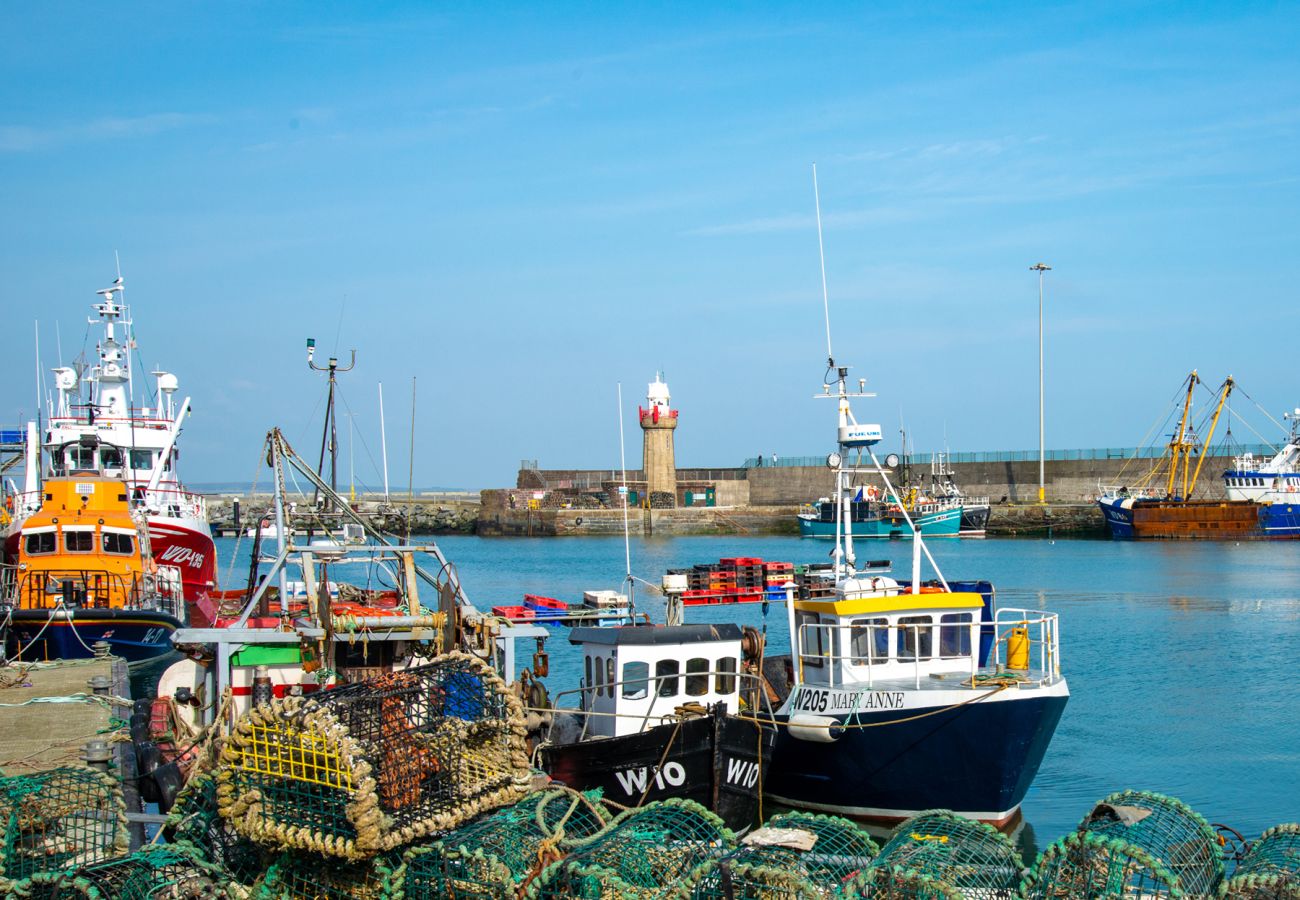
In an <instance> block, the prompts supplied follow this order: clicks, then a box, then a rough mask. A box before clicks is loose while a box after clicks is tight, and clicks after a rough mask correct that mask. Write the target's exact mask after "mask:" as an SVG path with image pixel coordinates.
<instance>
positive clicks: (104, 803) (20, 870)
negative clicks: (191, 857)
mask: <svg viewBox="0 0 1300 900" xmlns="http://www.w3.org/2000/svg"><path fill="white" fill-rule="evenodd" d="M0 828H2V829H3V832H2V833H0V834H2V837H0V890H5V889H7V888H9V887H10V886H11V885H12V884H13V883H14V882H16V881H19V880H20V879H23V878H27V877H28V876H30V875H34V874H36V873H38V872H59V871H63V870H65V869H75V868H77V867H79V866H83V865H87V864H89V863H94V862H99V861H100V860H104V859H109V858H111V857H114V856H121V855H123V854H125V853H126V852H127V850H128V849H130V847H129V844H128V841H127V830H126V807H125V806H124V805H123V803H122V788H121V785H119V784H118V782H117V781H116V779H114V778H112V777H110V776H109V775H107V774H104V773H101V772H96V771H94V770H93V769H88V768H86V767H84V766H67V767H64V768H59V769H50V770H49V771H46V772H38V773H36V774H35V775H14V776H10V777H8V778H0Z"/></svg>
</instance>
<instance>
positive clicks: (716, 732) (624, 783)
mask: <svg viewBox="0 0 1300 900" xmlns="http://www.w3.org/2000/svg"><path fill="white" fill-rule="evenodd" d="M775 740H776V732H775V731H774V730H773V729H772V728H771V727H770V726H768V727H764V726H760V725H759V724H758V723H756V722H753V721H749V720H743V719H738V718H736V717H734V716H729V715H726V714H710V715H707V716H699V717H697V718H693V719H685V720H683V721H681V722H680V723H670V724H666V725H657V726H655V727H653V728H649V729H647V730H645V731H642V732H639V733H637V734H629V735H622V736H619V737H608V738H595V739H590V740H585V741H578V742H576V743H571V744H552V745H547V746H544V747H543V748H542V751H541V761H542V768H543V769H544V770H545V771H546V772H547V774H549V775H550V776H551V777H552V778H554V779H555V780H556V781H560V782H563V783H564V784H567V785H569V786H570V787H573V788H577V789H578V790H583V791H585V790H591V789H592V788H600V789H602V790H603V791H604V796H605V797H606V798H608V799H610V800H612V801H614V802H616V803H619V804H622V805H624V806H641V805H643V804H645V803H651V802H654V801H656V800H667V799H670V798H674V797H675V798H682V799H688V800H694V801H696V802H697V803H699V804H701V805H702V806H705V807H707V808H708V809H710V810H712V811H713V812H714V813H716V814H717V815H718V816H719V817H720V818H721V819H722V820H723V821H724V822H725V823H726V824H727V827H729V828H731V829H732V830H735V831H743V830H744V829H747V828H749V827H750V826H752V825H753V824H754V823H755V821H756V820H757V819H758V814H759V804H760V797H761V796H762V791H763V782H764V779H765V777H766V775H767V766H768V761H769V760H770V759H771V758H772V749H773V746H774V744H775Z"/></svg>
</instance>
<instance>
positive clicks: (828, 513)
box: [799, 486, 987, 540]
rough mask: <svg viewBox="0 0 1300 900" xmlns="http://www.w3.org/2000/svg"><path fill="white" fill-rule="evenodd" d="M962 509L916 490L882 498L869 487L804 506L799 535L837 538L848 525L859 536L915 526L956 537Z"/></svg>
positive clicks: (897, 533) (899, 533) (898, 533)
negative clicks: (897, 496) (898, 496)
mask: <svg viewBox="0 0 1300 900" xmlns="http://www.w3.org/2000/svg"><path fill="white" fill-rule="evenodd" d="M962 510H963V506H962V503H961V502H960V501H958V502H955V503H954V502H952V501H951V500H949V499H936V498H934V497H930V496H929V495H927V494H925V493H922V492H920V491H917V490H913V491H911V492H908V493H904V494H902V495H901V497H900V498H897V499H892V500H890V499H883V498H881V497H880V495H879V492H878V491H877V489H876V488H874V487H870V486H868V487H865V488H859V489H858V491H857V492H856V494H854V493H850V495H849V496H848V497H845V498H840V499H838V500H836V499H832V498H830V497H822V498H821V499H819V500H818V501H817V502H816V503H815V504H811V505H810V506H809V507H808V508H806V509H804V510H803V511H802V512H800V513H799V536H800V537H811V538H824V539H828V540H834V538H835V535H836V529H837V527H847V528H848V530H849V531H850V532H851V533H852V535H853V536H854V537H858V538H910V537H911V536H912V534H913V531H914V530H913V525H914V526H915V530H916V531H918V532H919V533H920V534H922V535H924V536H926V537H957V536H958V535H959V534H960V533H961V526H962ZM986 512H987V510H986ZM985 521H987V515H986V516H985ZM837 523H843V526H837Z"/></svg>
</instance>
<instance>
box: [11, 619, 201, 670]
mask: <svg viewBox="0 0 1300 900" xmlns="http://www.w3.org/2000/svg"><path fill="white" fill-rule="evenodd" d="M180 627H181V623H180V622H179V621H177V620H176V618H175V617H173V616H170V615H168V614H167V613H163V612H155V611H151V610H134V609H74V610H71V611H64V610H61V609H54V610H49V609H15V610H13V613H12V619H11V621H10V623H9V649H10V650H11V651H12V652H14V653H19V652H21V659H23V660H26V661H28V662H32V661H40V660H47V659H87V658H89V657H91V656H93V655H94V652H93V650H92V649H91V648H92V647H94V646H95V642H96V641H105V642H107V643H108V646H109V652H110V653H111V654H113V655H114V656H118V657H121V658H123V659H125V660H127V661H128V662H140V661H142V660H146V659H154V658H156V657H159V656H162V655H164V654H166V653H170V652H171V650H172V642H171V636H172V634H173V633H174V632H175V631H176V629H177V628H180Z"/></svg>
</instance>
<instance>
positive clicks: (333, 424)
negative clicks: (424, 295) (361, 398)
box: [307, 338, 357, 505]
mask: <svg viewBox="0 0 1300 900" xmlns="http://www.w3.org/2000/svg"><path fill="white" fill-rule="evenodd" d="M351 353H352V359H351V361H350V362H349V363H348V364H347V365H346V366H340V365H339V361H338V359H337V358H336V357H333V356H331V357H330V358H329V362H328V363H327V364H326V365H324V366H318V365H316V363H315V362H314V361H313V357H314V356H315V355H316V339H315V338H307V366H308V368H310V369H311V370H312V371H315V372H329V395H328V398H327V400H326V402H325V425H324V429H323V432H322V434H321V444H320V461H319V462H318V463H317V466H316V471H317V474H319V475H322V476H323V475H324V474H325V473H324V469H325V450H326V448H327V447H328V448H329V454H330V490H331V491H335V492H337V491H338V486H339V478H338V475H339V472H338V470H339V441H338V421H337V416H335V414H334V388H335V386H336V385H337V383H338V380H337V379H336V378H335V373H337V372H351V371H352V369H353V367H355V366H356V364H357V351H355V350H353V351H351ZM319 499H320V491H319V490H318V491H316V493H315V494H314V495H313V496H312V503H313V505H314V504H315V503H316V501H317V500H319ZM327 502H330V501H327Z"/></svg>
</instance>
